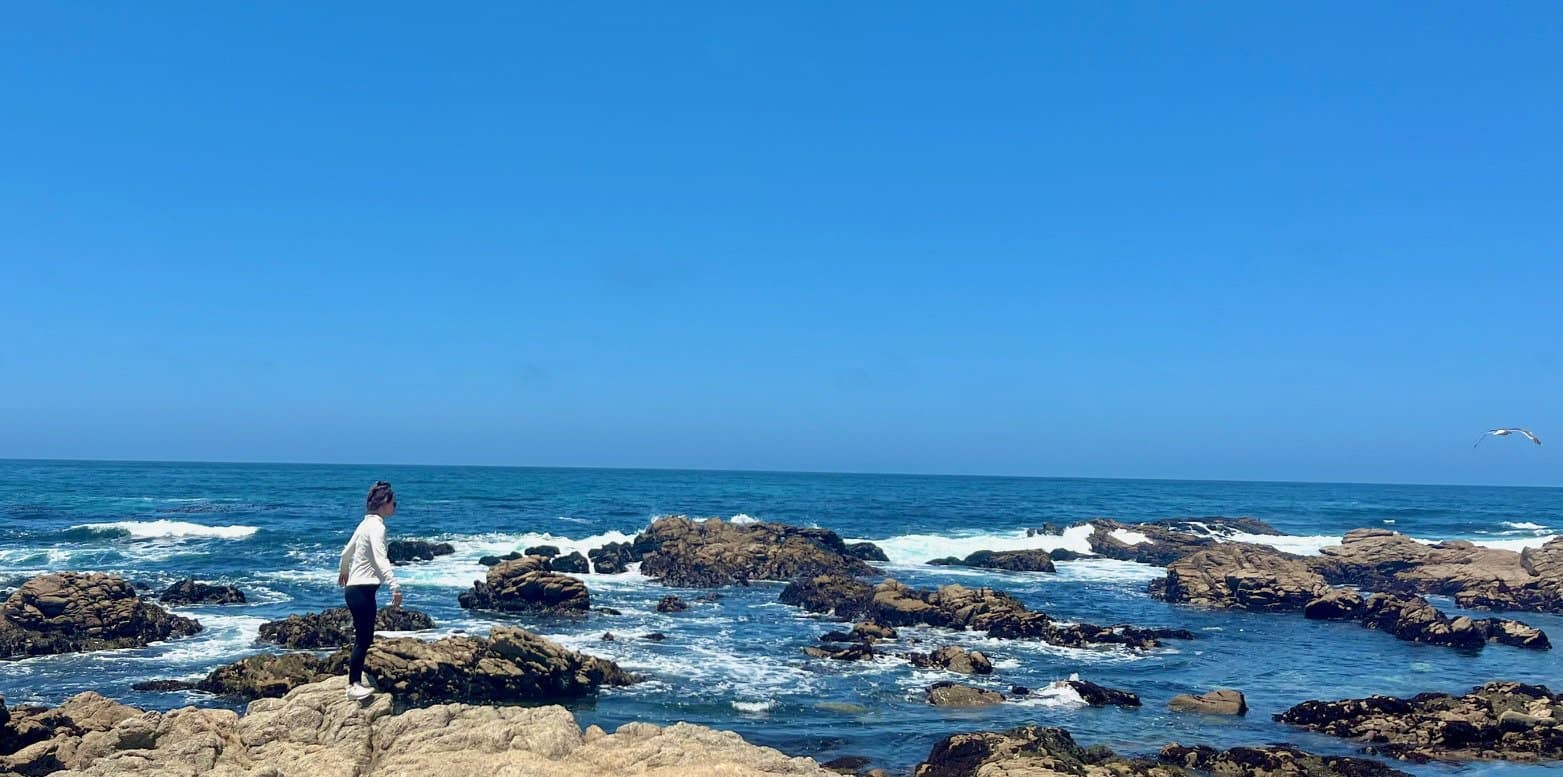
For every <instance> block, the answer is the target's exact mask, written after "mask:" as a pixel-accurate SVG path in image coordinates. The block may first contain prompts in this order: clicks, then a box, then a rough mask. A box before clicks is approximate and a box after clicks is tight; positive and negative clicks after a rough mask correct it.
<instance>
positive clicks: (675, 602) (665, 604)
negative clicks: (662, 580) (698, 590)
mask: <svg viewBox="0 0 1563 777" xmlns="http://www.w3.org/2000/svg"><path fill="white" fill-rule="evenodd" d="M687 609H689V605H688V604H686V603H685V602H684V600H683V599H680V598H678V597H677V596H664V597H662V599H661V600H659V601H658V602H657V612H683V611H685V610H687Z"/></svg>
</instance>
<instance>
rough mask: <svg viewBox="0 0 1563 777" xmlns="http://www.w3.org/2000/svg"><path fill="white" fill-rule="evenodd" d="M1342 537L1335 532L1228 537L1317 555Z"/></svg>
mask: <svg viewBox="0 0 1563 777" xmlns="http://www.w3.org/2000/svg"><path fill="white" fill-rule="evenodd" d="M1340 540H1341V538H1340V537H1337V536H1335V535H1333V534H1314V535H1292V534H1280V535H1273V534H1233V535H1232V536H1230V537H1228V538H1227V541H1229V542H1247V543H1252V544H1254V545H1269V546H1270V547H1272V548H1275V549H1276V550H1279V551H1283V552H1286V553H1295V554H1297V555H1299V556H1317V555H1319V550H1320V549H1321V548H1327V547H1330V546H1331V545H1339V544H1340Z"/></svg>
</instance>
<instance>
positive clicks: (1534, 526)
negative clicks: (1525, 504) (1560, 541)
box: [1503, 521, 1547, 532]
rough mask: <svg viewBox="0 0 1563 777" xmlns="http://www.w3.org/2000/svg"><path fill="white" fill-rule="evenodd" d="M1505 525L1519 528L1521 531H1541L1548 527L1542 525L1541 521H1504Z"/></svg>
mask: <svg viewBox="0 0 1563 777" xmlns="http://www.w3.org/2000/svg"><path fill="white" fill-rule="evenodd" d="M1503 525H1504V526H1507V527H1509V528H1510V529H1517V530H1519V531H1538V532H1539V531H1546V530H1547V527H1545V526H1542V525H1541V524H1539V523H1531V522H1530V521H1504V522H1503Z"/></svg>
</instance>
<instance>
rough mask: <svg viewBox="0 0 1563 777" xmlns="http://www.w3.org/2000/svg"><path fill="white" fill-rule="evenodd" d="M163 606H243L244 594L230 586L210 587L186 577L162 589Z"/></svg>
mask: <svg viewBox="0 0 1563 777" xmlns="http://www.w3.org/2000/svg"><path fill="white" fill-rule="evenodd" d="M157 598H158V599H159V600H161V601H162V602H163V604H244V603H245V599H244V592H243V591H240V590H239V589H237V588H235V587H233V586H231V585H212V584H210V583H201V582H197V581H196V579H195V578H193V577H187V578H185V579H183V580H180V581H179V582H177V583H174V584H173V585H171V586H169V587H167V588H165V589H163V593H162V594H160V595H159V596H158V597H157Z"/></svg>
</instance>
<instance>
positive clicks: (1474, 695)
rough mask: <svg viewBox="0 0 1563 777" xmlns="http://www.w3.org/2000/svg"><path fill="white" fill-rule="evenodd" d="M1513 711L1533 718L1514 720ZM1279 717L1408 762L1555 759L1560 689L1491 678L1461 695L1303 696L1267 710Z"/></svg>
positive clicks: (1561, 730)
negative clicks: (1289, 704)
mask: <svg viewBox="0 0 1563 777" xmlns="http://www.w3.org/2000/svg"><path fill="white" fill-rule="evenodd" d="M1508 712H1513V713H1516V714H1518V715H1523V716H1525V719H1526V720H1529V719H1531V718H1535V719H1536V720H1537V721H1538V722H1537V723H1536V724H1535V725H1525V726H1518V725H1515V722H1516V720H1517V719H1516V718H1515V717H1514V716H1512V715H1511V716H1510V717H1509V719H1508V720H1509V722H1508V724H1507V725H1506V724H1505V721H1504V720H1503V716H1504V714H1505V713H1508ZM1275 719H1276V720H1278V721H1280V722H1282V723H1289V724H1291V725H1294V726H1301V727H1303V728H1306V729H1309V730H1312V731H1317V732H1320V733H1324V734H1329V735H1331V736H1337V737H1345V738H1348V739H1356V740H1359V741H1362V742H1364V743H1366V744H1367V747H1366V749H1367V751H1368V752H1372V753H1377V754H1381V755H1387V756H1390V757H1393V758H1399V759H1403V760H1408V761H1416V762H1421V761H1428V760H1449V761H1468V760H1478V759H1480V760H1489V759H1501V760H1512V761H1546V760H1559V759H1563V725H1560V723H1563V696H1559V695H1558V694H1554V693H1552V692H1551V691H1550V690H1548V689H1547V688H1546V687H1545V686H1540V685H1526V684H1523V683H1513V682H1492V683H1488V684H1486V685H1483V686H1479V687H1477V688H1473V689H1472V690H1471V692H1470V693H1467V694H1465V695H1464V696H1453V695H1450V694H1444V693H1424V694H1419V695H1417V696H1413V697H1411V698H1409V699H1400V698H1396V697H1393V696H1371V697H1368V698H1365V699H1345V700H1341V701H1306V702H1303V703H1302V704H1299V705H1297V706H1295V707H1292V708H1291V709H1289V710H1287V711H1285V712H1283V713H1281V714H1279V715H1276V716H1275Z"/></svg>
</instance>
